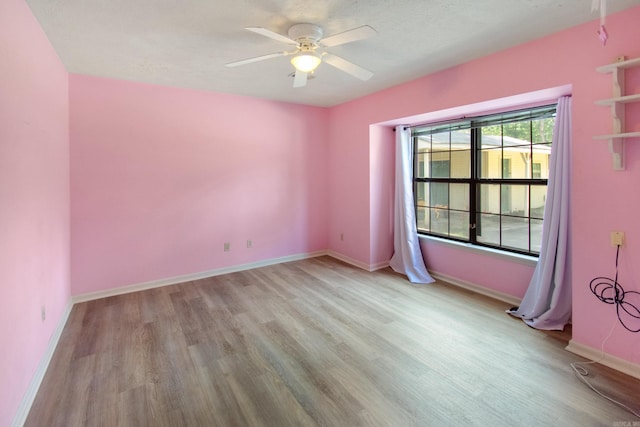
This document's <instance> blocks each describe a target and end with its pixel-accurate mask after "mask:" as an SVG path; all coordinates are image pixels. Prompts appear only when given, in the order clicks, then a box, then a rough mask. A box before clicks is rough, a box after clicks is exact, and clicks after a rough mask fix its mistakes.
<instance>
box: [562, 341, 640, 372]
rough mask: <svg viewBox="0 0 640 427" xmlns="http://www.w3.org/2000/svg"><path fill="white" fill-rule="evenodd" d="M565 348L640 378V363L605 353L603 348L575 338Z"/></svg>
mask: <svg viewBox="0 0 640 427" xmlns="http://www.w3.org/2000/svg"><path fill="white" fill-rule="evenodd" d="M565 350H567V351H570V352H571V353H574V354H577V355H578V356H582V357H585V358H587V359H589V360H595V361H596V362H597V363H599V364H601V365H604V366H608V367H609V368H611V369H615V370H616V371H620V372H622V373H624V374H627V375H630V376H632V377H634V378H638V379H640V365H638V364H635V363H632V362H629V361H628V360H624V359H621V358H619V357H616V356H613V355H611V354H608V353H603V352H602V350H601V349H596V348H593V347H589V346H587V345H584V344H580V343H577V342H575V341H574V340H570V341H569V345H568V346H566V347H565Z"/></svg>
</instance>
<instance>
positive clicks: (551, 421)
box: [26, 257, 640, 427]
mask: <svg viewBox="0 0 640 427" xmlns="http://www.w3.org/2000/svg"><path fill="white" fill-rule="evenodd" d="M507 308H508V307H507V305H506V304H504V303H501V302H498V301H494V300H491V299H489V298H486V297H483V296H479V295H476V294H473V293H471V292H468V291H465V290H462V289H459V288H456V287H454V286H451V285H447V284H443V283H436V284H432V285H412V284H410V283H409V282H407V281H406V280H405V279H404V277H402V276H400V275H397V274H395V273H394V272H392V271H391V270H389V269H385V270H381V271H378V272H374V273H369V272H366V271H362V270H359V269H356V268H353V267H351V266H348V265H346V264H343V263H341V262H340V261H337V260H335V259H333V258H329V257H319V258H314V259H309V260H304V261H296V262H291V263H286V264H280V265H275V266H269V267H263V268H258V269H254V270H248V271H244V272H238V273H233V274H227V275H223V276H217V277H212V278H209V279H204V280H198V281H194V282H188V283H184V284H180V285H174V286H167V287H163V288H158V289H152V290H147V291H144V292H137V293H131V294H126V295H121V296H115V297H110V298H105V299H101V300H97V301H91V302H86V303H81V304H76V305H75V306H74V308H73V310H72V312H71V315H70V317H69V320H68V322H67V325H66V327H65V329H64V332H63V334H62V337H61V340H60V342H59V345H58V348H57V350H56V352H55V354H54V357H53V360H52V361H51V364H50V366H49V369H48V371H47V374H46V376H45V378H44V381H43V383H42V385H41V387H40V390H39V392H38V395H37V396H36V399H35V402H34V404H33V406H32V409H31V412H30V414H29V417H28V419H27V422H26V425H27V426H47V427H48V426H64V427H70V426H278V427H281V426H360V425H370V426H440V425H443V426H445V425H446V426H483V427H485V426H614V425H616V424H615V423H622V422H629V423H633V422H634V421H635V422H639V421H640V419H638V418H635V417H634V416H633V415H631V414H630V413H628V412H626V411H625V410H623V409H622V408H620V407H618V406H616V405H614V404H613V403H610V402H608V401H606V400H604V399H602V398H601V397H599V396H598V395H597V394H596V393H594V392H593V391H591V390H590V389H588V388H587V387H586V386H584V385H583V384H582V383H581V382H580V381H579V380H578V379H577V378H576V377H575V375H574V374H573V372H572V370H571V368H570V366H569V363H570V362H572V361H579V360H583V359H581V358H579V357H577V356H575V355H572V354H571V353H568V352H567V351H565V350H564V347H565V346H566V344H567V341H568V339H569V335H568V333H567V332H562V333H560V332H542V331H537V330H534V329H531V328H529V327H527V326H526V325H525V324H524V323H523V322H521V321H520V320H518V319H515V318H512V317H510V316H508V315H507V314H505V313H504V310H505V309H507ZM589 370H590V372H591V374H590V378H591V380H592V382H593V383H594V384H596V385H597V386H598V387H600V388H601V389H602V391H604V392H606V393H608V394H610V395H612V396H613V397H614V398H616V399H617V400H620V401H622V402H623V403H626V404H627V405H630V406H633V407H634V409H636V411H637V410H638V408H639V407H640V400H639V399H640V381H639V380H636V379H633V378H631V377H628V376H625V375H623V374H620V373H618V372H616V371H613V370H611V369H608V368H606V367H603V366H599V365H590V366H589ZM617 425H624V424H617ZM629 425H633V424H629Z"/></svg>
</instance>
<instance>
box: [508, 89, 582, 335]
mask: <svg viewBox="0 0 640 427" xmlns="http://www.w3.org/2000/svg"><path fill="white" fill-rule="evenodd" d="M570 157H571V97H570V96H564V97H561V98H560V99H559V100H558V106H557V112H556V122H555V127H554V129H553V146H552V147H551V159H550V164H549V181H548V185H547V201H546V204H545V207H544V223H543V226H542V247H541V249H540V258H539V259H538V264H537V265H536V268H535V270H534V273H533V277H532V278H531V282H530V283H529V287H528V288H527V292H526V293H525V295H524V298H523V299H522V302H521V303H520V306H519V307H514V308H512V309H510V310H508V311H507V312H508V313H509V314H511V315H513V316H516V317H520V318H522V319H523V320H524V321H525V322H526V323H527V324H528V325H529V326H532V327H534V328H537V329H547V330H562V329H563V328H564V326H565V325H566V324H567V323H568V322H569V319H570V318H571V275H570V273H571V272H570V268H569V250H570V246H569V200H570V195H569V191H570V187H569V180H570V176H571V163H570Z"/></svg>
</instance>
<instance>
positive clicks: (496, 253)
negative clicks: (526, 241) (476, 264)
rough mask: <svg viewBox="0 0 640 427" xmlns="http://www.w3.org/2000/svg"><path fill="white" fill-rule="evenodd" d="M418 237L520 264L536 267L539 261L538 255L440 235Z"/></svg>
mask: <svg viewBox="0 0 640 427" xmlns="http://www.w3.org/2000/svg"><path fill="white" fill-rule="evenodd" d="M418 238H419V239H420V240H424V241H426V242H429V243H431V242H433V243H437V244H439V245H444V246H449V247H453V248H456V249H462V250H464V251H467V252H473V253H477V254H482V255H487V256H490V257H493V258H500V259H504V260H507V261H512V262H517V263H518V264H524V265H528V266H531V267H535V266H536V264H537V263H538V258H537V257H533V256H529V255H522V254H516V253H513V252H507V251H501V250H499V249H493V248H485V247H482V246H476V245H472V244H470V243H463V242H456V241H453V240H447V239H441V238H439V237H434V236H425V235H421V234H419V235H418Z"/></svg>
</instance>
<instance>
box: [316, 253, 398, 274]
mask: <svg viewBox="0 0 640 427" xmlns="http://www.w3.org/2000/svg"><path fill="white" fill-rule="evenodd" d="M326 255H329V256H330V257H333V258H335V259H337V260H340V261H342V262H346V263H347V264H351V265H353V266H354V267H358V268H360V269H362V270H366V271H375V270H380V269H382V268H385V267H388V266H389V261H384V262H379V263H377V264H366V263H364V262H362V261H358V260H355V259H353V258H350V257H348V256H346V255H343V254H341V253H338V252H334V251H328V252H327V253H326Z"/></svg>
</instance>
